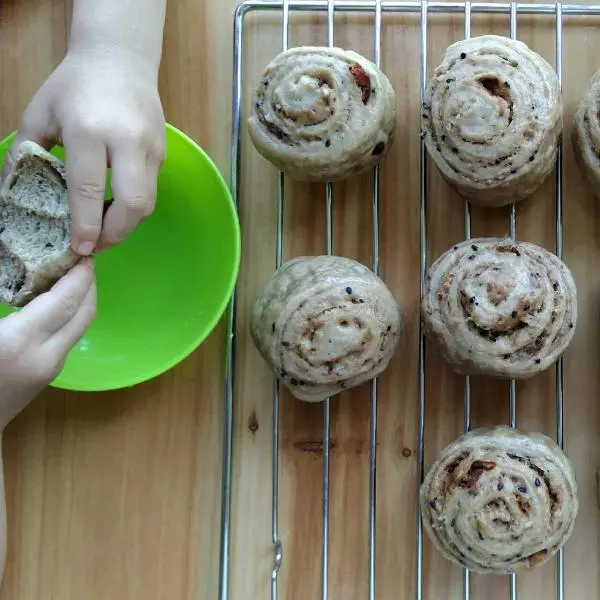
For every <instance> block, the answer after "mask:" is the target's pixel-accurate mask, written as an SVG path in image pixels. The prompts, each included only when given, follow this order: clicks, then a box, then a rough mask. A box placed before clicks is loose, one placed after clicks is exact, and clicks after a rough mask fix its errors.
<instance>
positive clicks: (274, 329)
mask: <svg viewBox="0 0 600 600" xmlns="http://www.w3.org/2000/svg"><path fill="white" fill-rule="evenodd" d="M400 326H401V315H400V311H399V308H398V305H397V304H396V301H395V299H394V297H393V296H392V293H391V292H390V290H389V289H388V288H387V287H386V285H385V284H384V283H383V281H382V280H381V279H379V277H377V276H376V275H375V274H374V273H373V272H372V271H371V270H370V269H368V268H367V267H365V266H364V265H362V264H360V263H358V262H356V261H354V260H351V259H349V258H343V257H340V256H304V257H299V258H295V259H293V260H291V261H289V262H287V263H285V264H284V265H283V266H282V267H280V268H279V269H278V270H277V271H276V272H275V273H274V274H273V276H272V277H271V278H270V279H269V281H268V282H267V284H266V285H265V287H264V288H263V290H262V292H261V294H260V295H259V296H258V298H257V299H256V301H255V304H254V308H253V312H252V316H251V323H250V331H251V335H252V338H253V340H254V343H255V345H256V347H257V348H258V350H259V352H260V354H261V355H262V356H263V358H264V359H265V361H266V362H267V363H268V364H269V366H270V367H271V368H272V370H273V371H274V372H275V373H276V375H277V377H278V378H279V379H280V381H281V382H282V383H283V384H284V385H285V386H286V387H288V388H289V390H290V391H291V393H292V394H293V395H294V396H295V397H296V398H299V399H300V400H304V401H307V402H319V401H322V400H325V399H327V398H328V397H330V396H333V395H335V394H338V393H340V392H343V391H344V390H347V389H350V388H353V387H356V386H358V385H360V384H362V383H364V382H366V381H368V380H370V379H373V378H375V377H376V376H378V375H379V374H380V373H381V372H382V371H383V370H384V369H385V368H386V367H387V366H388V364H389V362H390V360H391V358H392V355H393V354H394V351H395V349H396V346H397V343H398V337H399V333H400Z"/></svg>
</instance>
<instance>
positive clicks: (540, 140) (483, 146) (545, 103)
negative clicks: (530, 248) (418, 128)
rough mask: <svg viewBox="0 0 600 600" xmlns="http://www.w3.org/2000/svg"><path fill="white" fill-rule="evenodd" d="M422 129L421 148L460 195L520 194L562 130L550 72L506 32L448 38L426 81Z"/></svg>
mask: <svg viewBox="0 0 600 600" xmlns="http://www.w3.org/2000/svg"><path fill="white" fill-rule="evenodd" d="M422 130H423V134H424V136H425V145H426V147H427V150H428V153H429V155H430V156H431V157H432V159H433V161H434V162H435V164H436V165H437V167H438V169H439V170H440V172H441V173H442V175H443V177H444V178H445V179H446V180H447V181H448V182H449V183H450V184H451V185H453V186H454V187H455V188H456V189H457V190H458V192H459V193H460V194H462V195H463V196H464V197H466V198H468V199H469V200H471V201H472V202H473V203H476V204H480V205H483V206H502V205H505V204H510V203H511V202H516V201H518V200H522V199H524V198H526V197H527V196H530V195H531V194H533V192H535V190H537V189H538V188H539V186H540V185H541V184H542V182H543V181H544V179H546V177H547V176H548V174H549V173H550V172H551V171H552V169H553V167H554V164H555V159H556V152H557V147H558V140H559V136H560V134H561V131H562V97H561V93H560V85H559V82H558V78H557V77H556V73H555V72H554V69H552V67H551V66H550V65H549V64H548V63H547V62H546V61H545V60H544V59H543V58H542V57H541V56H539V55H538V54H536V53H535V52H533V51H532V50H530V49H529V48H528V47H527V46H526V45H525V44H523V43H522V42H519V41H517V40H512V39H510V38H506V37H501V36H497V35H484V36H481V37H475V38H471V39H468V40H463V41H460V42H457V43H455V44H452V45H451V46H450V47H449V48H448V49H447V50H446V54H445V56H444V60H443V62H442V64H441V65H440V66H439V67H438V68H437V69H436V70H435V74H434V76H433V77H432V79H431V81H430V82H429V85H428V89H427V94H426V100H425V103H424V104H423V113H422Z"/></svg>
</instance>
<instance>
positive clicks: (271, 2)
mask: <svg viewBox="0 0 600 600" xmlns="http://www.w3.org/2000/svg"><path fill="white" fill-rule="evenodd" d="M283 1H284V0H246V1H245V2H243V3H242V4H240V6H239V8H238V11H240V12H242V13H245V12H249V11H255V10H281V9H282V6H283ZM329 1H330V0H289V8H290V10H292V11H294V12H312V11H317V12H325V11H327V7H328V3H329ZM376 3H377V0H335V9H336V11H337V12H359V13H360V12H371V13H372V12H374V11H375V5H376ZM517 6H518V12H519V14H522V15H551V16H554V15H556V4H525V3H523V4H521V3H518V5H517ZM381 10H382V12H383V13H388V12H390V13H401V14H403V13H404V14H405V13H413V14H419V13H420V11H421V2H404V1H403V0H381ZM464 10H465V2H428V8H427V12H428V13H446V14H452V13H464ZM471 11H472V12H473V13H488V14H490V13H491V14H510V2H502V3H495V2H472V3H471ZM561 12H562V14H563V15H565V16H583V17H592V16H600V4H590V5H585V4H563V5H562V11H561Z"/></svg>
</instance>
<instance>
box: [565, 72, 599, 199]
mask: <svg viewBox="0 0 600 600" xmlns="http://www.w3.org/2000/svg"><path fill="white" fill-rule="evenodd" d="M599 106H600V71H598V72H596V73H595V74H594V76H593V77H592V79H591V81H590V83H589V86H588V89H587V90H586V92H585V95H584V97H583V99H582V100H581V102H580V103H579V106H578V108H577V111H576V112H575V116H574V119H573V131H572V133H571V141H572V142H573V150H574V153H575V158H576V160H577V164H578V166H579V169H580V170H581V172H582V174H583V176H584V177H585V179H586V181H587V184H588V185H589V188H590V190H591V191H592V193H594V194H595V195H596V196H600V189H599V188H600V118H599V116H598V107H599Z"/></svg>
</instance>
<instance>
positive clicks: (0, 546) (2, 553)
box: [0, 433, 7, 584]
mask: <svg viewBox="0 0 600 600" xmlns="http://www.w3.org/2000/svg"><path fill="white" fill-rule="evenodd" d="M2 441H3V436H2V433H0V584H1V583H2V580H3V579H4V571H5V569H6V548H7V541H6V540H7V536H6V492H5V489H4V460H3V459H2Z"/></svg>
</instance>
